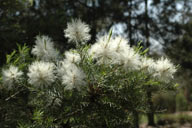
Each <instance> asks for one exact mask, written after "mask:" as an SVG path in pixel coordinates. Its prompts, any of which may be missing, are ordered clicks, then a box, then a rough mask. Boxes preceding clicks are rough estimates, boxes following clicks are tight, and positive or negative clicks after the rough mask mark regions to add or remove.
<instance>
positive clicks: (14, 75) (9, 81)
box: [2, 65, 23, 89]
mask: <svg viewBox="0 0 192 128" xmlns="http://www.w3.org/2000/svg"><path fill="white" fill-rule="evenodd" d="M22 75H23V72H21V71H19V69H18V67H15V66H13V65H11V66H10V67H9V68H8V69H3V70H2V80H3V84H4V85H7V86H8V88H9V89H10V88H11V87H12V86H13V84H14V82H18V81H19V80H20V79H21V76H22Z"/></svg>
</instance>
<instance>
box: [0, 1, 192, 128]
mask: <svg viewBox="0 0 192 128" xmlns="http://www.w3.org/2000/svg"><path fill="white" fill-rule="evenodd" d="M73 18H80V19H81V20H82V21H84V22H85V23H87V24H88V25H90V27H91V31H90V34H91V35H92V36H91V40H90V41H89V43H90V44H93V43H94V41H95V40H96V39H97V37H98V36H99V35H103V34H105V33H108V31H109V30H110V29H112V30H113V35H122V36H123V37H125V38H127V39H128V41H129V44H130V45H131V46H135V45H137V43H138V42H141V45H142V46H143V47H144V49H147V48H149V54H148V55H149V56H151V57H153V58H158V57H161V56H168V57H169V58H170V59H171V61H172V62H173V63H174V64H175V65H179V70H178V72H177V74H176V78H175V79H176V81H177V83H178V84H179V89H178V90H177V91H168V92H161V93H155V92H154V93H153V94H152V103H153V105H154V106H153V107H154V108H156V110H157V111H156V112H155V117H154V119H155V124H158V125H163V126H165V125H167V124H175V123H178V122H179V124H185V125H186V124H187V125H188V124H190V123H191V124H192V114H191V111H192V79H191V78H192V1H191V0H0V65H1V66H2V65H4V64H5V63H6V55H7V54H10V53H11V52H12V51H13V50H14V49H17V44H20V45H24V44H26V45H27V46H29V47H32V45H34V42H35V37H36V36H37V35H41V34H43V35H48V36H50V37H52V39H53V41H54V42H55V44H54V45H55V46H56V48H57V49H59V50H68V49H70V48H74V47H75V45H74V44H70V43H67V38H65V37H64V36H63V35H64V32H63V28H66V27H67V23H68V22H70V21H71V20H72V19H73ZM5 95H6V93H5V92H3V91H2V90H0V126H1V125H2V126H6V125H4V124H3V123H4V120H5V117H6V116H5V115H6V114H7V113H8V112H7V111H8V110H7V109H5V108H4V107H2V106H3V104H6V103H5V101H4V99H5ZM23 95H25V94H23ZM21 102H24V101H21ZM7 107H9V106H7ZM18 109H19V110H20V109H22V107H21V106H18ZM15 111H17V108H15ZM13 116H15V115H13ZM139 118H140V124H141V125H142V124H146V123H147V121H146V120H147V117H146V116H144V115H141V116H140V117H139ZM14 123H15V122H14V121H13V125H14ZM152 125H153V123H152ZM141 127H142V126H141ZM143 127H144V126H143ZM175 127H176V126H175Z"/></svg>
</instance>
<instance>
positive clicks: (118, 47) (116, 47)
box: [110, 36, 131, 64]
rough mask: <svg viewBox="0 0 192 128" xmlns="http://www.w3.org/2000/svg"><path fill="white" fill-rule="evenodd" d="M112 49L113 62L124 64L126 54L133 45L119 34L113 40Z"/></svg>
mask: <svg viewBox="0 0 192 128" xmlns="http://www.w3.org/2000/svg"><path fill="white" fill-rule="evenodd" d="M110 45H111V47H110V48H111V51H112V52H113V55H112V56H111V59H112V63H113V64H122V63H123V62H124V61H125V60H124V59H125V56H126V54H127V52H128V51H130V49H131V47H130V45H129V44H128V41H127V40H126V39H125V38H123V37H121V36H117V37H115V38H113V39H112V40H111V43H110Z"/></svg>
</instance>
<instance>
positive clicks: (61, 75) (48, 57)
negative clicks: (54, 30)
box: [1, 20, 176, 128]
mask: <svg viewBox="0 0 192 128" xmlns="http://www.w3.org/2000/svg"><path fill="white" fill-rule="evenodd" d="M89 31H90V28H89V26H88V25H87V24H85V23H83V22H82V21H81V20H73V21H72V23H69V24H68V25H67V29H65V30H64V33H65V37H67V38H69V43H74V44H75V45H76V49H70V50H69V51H65V52H64V54H60V52H59V51H58V50H56V49H55V47H54V43H53V41H52V39H51V38H50V37H48V36H44V35H42V36H37V37H36V41H35V46H34V47H33V48H32V49H30V48H28V47H27V46H25V45H24V46H23V47H22V46H18V51H16V50H15V51H14V52H12V53H11V54H10V55H7V64H6V65H5V66H4V67H3V69H2V76H1V77H2V80H1V83H2V84H3V90H5V93H7V94H5V95H6V96H7V97H5V98H3V99H5V100H3V101H2V102H5V103H3V104H4V106H3V108H2V110H1V111H5V112H4V114H3V115H2V117H1V118H3V119H4V122H2V124H1V125H2V127H6V126H11V127H15V126H18V127H19V128H23V127H29V128H39V127H44V128H48V127H53V128H54V127H55V128H56V127H83V128H84V127H85V128H87V127H89V128H90V127H111V128H113V127H134V128H135V127H138V117H139V116H138V115H139V113H141V112H142V113H143V112H144V113H145V112H148V111H149V110H150V109H149V108H148V104H147V98H146V97H147V92H148V91H149V90H152V89H153V88H156V89H157V90H159V91H161V90H166V89H174V88H175V86H174V85H175V84H174V82H173V75H174V73H175V72H176V67H175V66H174V65H173V64H172V63H171V62H170V60H169V59H167V58H165V57H162V58H160V59H158V60H154V59H152V58H148V57H147V56H146V52H147V50H144V51H143V50H142V47H141V46H140V45H139V44H138V46H136V47H130V46H129V44H128V41H127V40H126V39H125V38H123V37H121V36H117V37H113V36H112V31H110V32H109V34H108V35H104V36H101V37H99V38H98V39H97V41H96V43H95V44H93V45H87V44H86V43H87V41H88V40H89V39H90V37H91V35H89ZM30 52H31V54H32V55H31V54H30ZM3 90H1V91H2V92H4V91H3ZM10 106H12V107H10ZM19 107H22V109H21V110H20V109H18V108H19ZM8 108H9V109H8ZM13 108H14V109H13ZM15 112H17V113H18V114H16V113H15ZM12 114H13V115H15V116H16V115H17V116H16V117H15V116H12ZM13 118H14V119H13ZM8 123H9V125H8Z"/></svg>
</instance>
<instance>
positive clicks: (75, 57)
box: [65, 51, 81, 63]
mask: <svg viewBox="0 0 192 128" xmlns="http://www.w3.org/2000/svg"><path fill="white" fill-rule="evenodd" d="M65 60H66V61H69V62H71V63H79V62H80V61H81V57H80V55H79V53H77V52H75V51H66V52H65Z"/></svg>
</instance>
